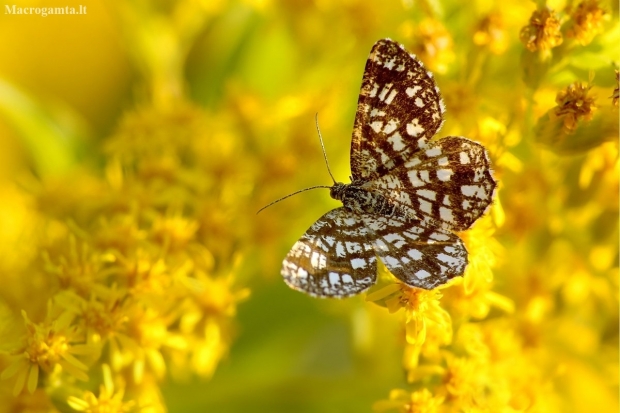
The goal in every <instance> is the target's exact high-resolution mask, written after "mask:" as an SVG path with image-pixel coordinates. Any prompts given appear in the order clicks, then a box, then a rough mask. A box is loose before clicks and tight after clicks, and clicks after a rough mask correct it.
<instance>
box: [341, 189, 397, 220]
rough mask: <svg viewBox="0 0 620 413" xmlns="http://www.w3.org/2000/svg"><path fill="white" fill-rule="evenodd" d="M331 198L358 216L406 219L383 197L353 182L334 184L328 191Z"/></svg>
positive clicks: (395, 206)
mask: <svg viewBox="0 0 620 413" xmlns="http://www.w3.org/2000/svg"><path fill="white" fill-rule="evenodd" d="M330 195H331V197H332V198H334V199H337V200H339V201H342V204H343V205H344V207H345V208H347V209H348V210H350V211H353V212H356V213H358V214H378V215H385V216H389V217H401V218H408V217H409V216H408V214H407V212H406V211H405V210H403V209H402V208H400V207H398V206H397V205H394V203H392V202H391V201H390V200H389V199H387V198H386V197H385V196H383V195H381V194H378V193H376V192H372V191H369V190H367V189H364V188H362V185H360V184H357V183H355V182H353V183H351V184H343V183H336V184H334V186H332V188H331V190H330Z"/></svg>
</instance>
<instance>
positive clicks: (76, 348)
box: [0, 306, 95, 395]
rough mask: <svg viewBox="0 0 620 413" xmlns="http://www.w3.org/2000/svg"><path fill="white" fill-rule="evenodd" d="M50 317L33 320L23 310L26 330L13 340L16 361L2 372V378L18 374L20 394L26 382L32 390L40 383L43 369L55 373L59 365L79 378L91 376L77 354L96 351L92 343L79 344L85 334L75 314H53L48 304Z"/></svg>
mask: <svg viewBox="0 0 620 413" xmlns="http://www.w3.org/2000/svg"><path fill="white" fill-rule="evenodd" d="M48 308H49V309H48V319H47V320H45V321H43V322H41V323H38V324H37V323H34V322H32V321H30V319H29V318H28V316H27V315H26V312H25V311H22V316H23V317H24V322H25V324H26V334H25V336H24V337H23V338H22V340H21V341H20V342H17V343H13V345H14V346H15V347H17V348H16V349H15V350H13V351H12V352H11V354H12V356H13V361H12V363H11V364H10V365H9V366H8V367H7V368H6V369H5V370H4V371H3V372H2V375H1V376H0V377H1V378H2V379H8V378H10V377H13V376H15V375H17V379H16V381H15V387H14V388H13V394H14V395H17V394H19V393H20V392H21V391H22V390H23V388H24V386H26V388H27V389H28V392H30V393H32V392H34V390H35V389H36V387H37V383H38V381H39V374H40V371H41V370H42V371H44V372H46V373H51V372H52V371H54V370H55V369H57V368H60V369H62V370H63V371H65V372H67V373H69V374H70V375H72V376H73V377H75V378H77V379H79V380H84V381H86V380H88V375H87V374H86V371H87V370H88V367H87V366H86V365H85V364H84V363H82V362H81V361H79V360H78V359H77V358H75V355H81V354H82V355H83V354H89V353H92V352H93V351H94V350H95V349H94V348H93V347H92V346H88V345H84V344H78V343H81V342H83V335H82V334H81V332H80V331H78V330H77V329H76V328H75V326H74V325H73V320H74V316H73V315H72V314H71V313H69V312H64V313H62V314H59V315H57V314H53V313H52V311H51V310H52V308H51V306H48Z"/></svg>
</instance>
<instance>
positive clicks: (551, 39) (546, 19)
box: [519, 7, 562, 52]
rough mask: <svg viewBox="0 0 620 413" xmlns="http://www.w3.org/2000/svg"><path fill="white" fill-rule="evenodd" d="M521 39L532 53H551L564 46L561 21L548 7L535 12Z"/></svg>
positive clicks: (522, 32)
mask: <svg viewBox="0 0 620 413" xmlns="http://www.w3.org/2000/svg"><path fill="white" fill-rule="evenodd" d="M519 37H520V39H521V42H523V44H525V47H527V49H528V50H529V51H530V52H536V51H541V52H546V51H549V50H551V49H553V48H554V47H557V46H559V45H561V44H562V33H561V32H560V19H559V18H558V17H557V16H556V14H555V13H554V12H553V10H550V9H549V8H547V7H545V8H542V9H539V10H535V11H534V12H533V13H532V16H531V17H530V22H529V24H528V25H527V26H525V27H523V28H522V29H521V33H520V36H519Z"/></svg>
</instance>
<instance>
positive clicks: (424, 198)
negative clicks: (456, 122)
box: [363, 136, 497, 231]
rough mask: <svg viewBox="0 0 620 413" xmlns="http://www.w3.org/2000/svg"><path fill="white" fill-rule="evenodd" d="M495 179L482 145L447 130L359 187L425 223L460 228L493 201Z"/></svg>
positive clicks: (450, 228)
mask: <svg viewBox="0 0 620 413" xmlns="http://www.w3.org/2000/svg"><path fill="white" fill-rule="evenodd" d="M496 186H497V183H496V182H495V179H494V178H493V175H492V172H491V167H490V164H489V157H488V154H487V151H486V149H485V148H484V146H482V145H480V144H479V143H476V142H473V141H470V140H469V139H465V138H461V137H454V136H450V137H447V138H443V139H439V140H437V141H432V142H430V143H429V145H428V147H427V148H426V149H424V150H422V151H419V152H418V153H416V154H415V155H414V156H412V157H411V158H409V159H408V160H407V161H406V162H405V163H403V164H402V165H400V166H398V167H397V168H395V169H393V170H392V171H390V173H389V174H387V175H384V176H381V177H379V178H376V179H374V180H372V181H369V182H366V183H365V184H364V185H363V187H364V188H365V189H367V190H370V191H374V192H379V193H380V194H382V195H383V196H385V197H386V198H388V199H390V200H391V201H392V202H394V203H395V204H397V205H399V206H401V207H403V208H405V209H408V210H410V211H411V216H412V217H413V218H417V219H420V220H421V221H423V222H424V223H425V224H426V225H427V226H431V227H437V228H443V229H447V230H452V231H463V230H465V229H467V228H469V227H470V226H471V225H472V224H473V223H474V221H476V220H477V219H478V218H480V217H481V216H482V215H483V214H484V213H485V212H486V210H487V209H488V208H489V206H490V205H491V202H492V200H493V194H494V191H495V188H496Z"/></svg>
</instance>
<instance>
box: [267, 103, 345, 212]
mask: <svg viewBox="0 0 620 413" xmlns="http://www.w3.org/2000/svg"><path fill="white" fill-rule="evenodd" d="M314 121H315V123H316V131H317V132H318V133H319V141H321V149H322V150H323V158H324V159H325V165H327V172H329V176H330V177H331V178H332V181H334V184H336V180H335V179H334V175H332V171H331V170H330V169H329V162H327V153H325V145H323V137H322V136H321V130H320V129H319V114H318V113H317V114H316V115H315V116H314ZM318 188H327V189H331V186H326V185H317V186H311V187H310V188H306V189H302V190H299V191H296V192H293V193H292V194H288V195H287V196H283V197H282V198H279V199H276V200H275V201H273V202H272V203H270V204H269V205H265V206H264V207H262V208H261V209H259V210H258V212H256V215H258V214H259V213H260V212H261V211H262V210H263V209H265V208H268V207H270V206H272V205H273V204H277V203H278V202H280V201H283V200H285V199H286V198H289V197H291V196H293V195H297V194H298V193H300V192H305V191H309V190H311V189H318Z"/></svg>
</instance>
